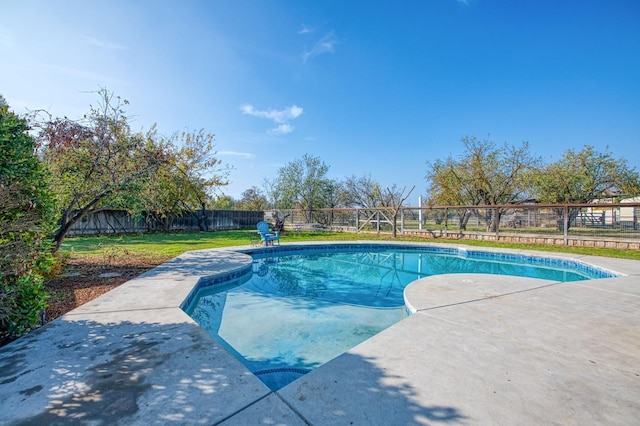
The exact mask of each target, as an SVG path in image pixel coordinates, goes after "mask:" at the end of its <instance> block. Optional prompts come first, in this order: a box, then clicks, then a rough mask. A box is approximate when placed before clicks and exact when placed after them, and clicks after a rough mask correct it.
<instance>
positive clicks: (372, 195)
mask: <svg viewBox="0 0 640 426" xmlns="http://www.w3.org/2000/svg"><path fill="white" fill-rule="evenodd" d="M343 187H344V196H343V198H344V199H343V203H344V205H345V206H346V207H362V208H370V207H379V206H380V201H381V198H382V191H381V190H380V184H379V183H378V182H376V181H374V180H373V179H372V178H371V175H368V176H362V177H356V176H355V175H354V176H351V177H349V178H347V179H346V180H345V181H344V184H343Z"/></svg>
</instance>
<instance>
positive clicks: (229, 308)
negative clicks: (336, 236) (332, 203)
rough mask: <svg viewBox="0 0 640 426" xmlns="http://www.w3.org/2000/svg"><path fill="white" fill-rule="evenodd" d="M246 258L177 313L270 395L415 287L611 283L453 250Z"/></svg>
mask: <svg viewBox="0 0 640 426" xmlns="http://www.w3.org/2000/svg"><path fill="white" fill-rule="evenodd" d="M250 254H251V255H252V256H253V258H254V262H253V272H252V273H248V274H245V275H244V276H240V277H234V278H233V279H230V280H228V281H227V282H225V283H223V284H216V285H212V286H208V287H204V288H200V289H199V290H198V293H197V294H196V296H195V297H194V298H193V300H192V302H191V303H190V304H189V306H188V307H186V308H185V310H186V311H187V313H188V314H189V315H191V317H192V318H193V319H194V320H195V321H197V322H198V323H199V324H200V325H201V326H202V327H203V328H204V329H206V330H207V331H208V332H209V333H210V334H212V335H213V336H217V337H218V338H219V339H220V340H221V341H222V342H223V344H225V345H226V347H227V348H228V349H229V350H230V351H231V352H232V353H234V354H235V355H236V357H237V358H238V359H240V360H241V361H242V362H243V363H244V364H245V365H246V366H247V368H248V369H249V370H251V371H252V372H254V374H256V375H257V376H258V377H260V378H261V379H262V380H263V381H264V382H265V383H266V384H267V385H268V386H269V387H270V388H271V389H273V390H277V389H279V388H280V387H282V386H284V385H286V384H288V383H290V382H291V381H293V380H295V379H296V378H298V377H300V376H301V375H302V374H305V373H306V372H308V371H310V370H312V369H313V368H315V367H317V366H319V365H321V364H323V363H325V362H327V361H329V360H331V359H332V358H335V357H336V356H338V355H340V354H341V353H343V352H345V351H347V350H348V349H350V348H352V347H354V346H356V345H357V344H359V343H361V342H362V341H364V340H366V339H368V338H370V337H371V336H373V335H375V334H377V333H379V332H380V331H382V330H384V329H385V328H387V327H389V326H391V325H393V324H395V323H396V322H398V321H400V320H401V319H403V318H405V317H406V315H407V314H406V310H405V307H404V297H403V291H404V288H405V287H406V286H407V285H408V284H409V283H411V282H412V281H415V280H416V279H419V278H423V277H426V276H430V275H436V274H448V273H488V274H501V275H515V276H524V277H533V278H540V279H545V280H552V281H555V282H558V281H560V282H567V281H577V280H585V279H591V278H600V277H606V276H611V274H608V273H607V272H604V271H600V270H597V269H595V268H591V267H589V266H587V265H583V264H580V263H576V262H573V261H564V260H560V261H559V260H553V259H544V258H538V257H530V256H519V255H501V254H496V253H485V252H475V251H471V252H469V251H466V250H462V251H460V250H458V249H435V248H423V249H421V250H420V249H416V248H415V247H411V248H408V247H407V248H401V247H400V248H399V247H397V246H394V247H385V246H376V245H367V246H360V247H357V248H355V247H352V246H333V247H329V246H324V247H323V246H320V247H314V248H309V247H308V246H307V247H306V248H302V249H300V248H295V249H292V248H286V247H285V249H273V250H267V251H265V250H256V251H255V252H253V253H250Z"/></svg>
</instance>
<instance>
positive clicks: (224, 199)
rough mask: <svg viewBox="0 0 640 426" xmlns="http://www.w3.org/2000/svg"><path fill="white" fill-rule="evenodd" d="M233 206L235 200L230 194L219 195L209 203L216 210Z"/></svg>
mask: <svg viewBox="0 0 640 426" xmlns="http://www.w3.org/2000/svg"><path fill="white" fill-rule="evenodd" d="M234 206H235V201H233V197H232V196H231V195H220V196H218V197H216V199H215V200H213V202H212V204H211V208H212V209H217V210H233V208H234Z"/></svg>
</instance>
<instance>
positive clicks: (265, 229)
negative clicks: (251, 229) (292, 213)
mask: <svg viewBox="0 0 640 426" xmlns="http://www.w3.org/2000/svg"><path fill="white" fill-rule="evenodd" d="M256 226H257V227H258V232H259V233H260V239H261V240H262V242H264V245H265V247H267V246H269V242H271V245H272V246H273V242H274V241H277V242H278V245H280V233H279V232H278V231H276V232H271V231H270V230H269V224H268V223H267V222H264V221H260V222H258V224H257V225H256Z"/></svg>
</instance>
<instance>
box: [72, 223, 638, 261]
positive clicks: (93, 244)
mask: <svg viewBox="0 0 640 426" xmlns="http://www.w3.org/2000/svg"><path fill="white" fill-rule="evenodd" d="M358 240H373V241H419V242H437V243H450V244H456V245H460V244H464V245H468V246H477V247H499V248H515V249H527V250H539V251H550V252H561V253H573V254H584V255H594V256H606V257H618V258H625V259H635V260H640V251H638V250H617V249H615V250H614V249H601V248H589V247H563V246H545V245H532V244H507V243H495V242H489V241H472V240H447V239H436V240H433V239H424V238H419V237H410V238H409V237H398V238H396V239H395V240H394V239H393V238H392V237H391V236H390V235H387V234H381V235H376V234H363V233H360V234H353V233H347V232H327V231H317V232H286V233H284V234H282V235H281V237H280V241H281V242H305V241H358ZM258 242H259V237H258V234H257V233H256V231H254V230H233V231H213V232H175V233H166V234H132V235H102V236H83V237H69V238H67V239H65V241H64V243H63V245H62V251H63V253H69V254H71V255H101V256H105V255H109V254H122V253H125V254H130V255H155V256H167V257H174V256H178V255H179V254H181V253H184V252H185V251H190V250H201V249H207V248H221V247H233V246H246V245H251V244H257V243H258Z"/></svg>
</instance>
